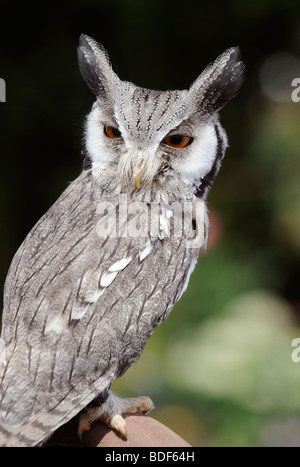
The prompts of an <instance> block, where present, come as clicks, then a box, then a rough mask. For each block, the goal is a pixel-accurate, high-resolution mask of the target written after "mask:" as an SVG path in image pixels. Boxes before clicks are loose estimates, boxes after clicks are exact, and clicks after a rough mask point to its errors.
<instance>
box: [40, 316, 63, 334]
mask: <svg viewBox="0 0 300 467" xmlns="http://www.w3.org/2000/svg"><path fill="white" fill-rule="evenodd" d="M66 327H67V322H66V316H64V315H59V316H55V317H54V318H53V319H51V321H49V322H48V323H47V324H46V328H45V334H49V333H50V332H55V333H56V334H62V333H63V332H64V331H65V330H66Z"/></svg>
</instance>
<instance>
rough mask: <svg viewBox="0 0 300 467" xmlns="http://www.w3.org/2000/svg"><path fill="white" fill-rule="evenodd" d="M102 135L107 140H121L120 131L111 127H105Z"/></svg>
mask: <svg viewBox="0 0 300 467" xmlns="http://www.w3.org/2000/svg"><path fill="white" fill-rule="evenodd" d="M104 133H105V135H106V136H107V137H108V138H111V139H116V138H121V132H120V130H118V128H115V127H113V126H109V125H105V127H104Z"/></svg>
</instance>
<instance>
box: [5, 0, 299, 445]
mask: <svg viewBox="0 0 300 467" xmlns="http://www.w3.org/2000/svg"><path fill="white" fill-rule="evenodd" d="M81 32H84V33H86V34H88V35H90V36H92V37H94V38H95V39H96V40H98V41H99V42H101V43H103V45H104V46H105V47H106V49H107V50H108V51H109V54H110V58H111V60H112V63H113V66H114V69H115V71H116V72H117V73H118V74H119V76H120V77H121V78H122V79H126V80H129V81H133V82H134V83H136V84H139V85H140V86H144V87H149V88H156V89H168V88H171V89H175V88H179V89H182V88H187V87H189V85H190V84H191V82H192V81H193V80H194V79H196V77H197V76H198V75H199V73H200V72H201V71H202V69H203V68H204V67H205V66H206V65H207V64H208V63H209V62H210V61H212V60H214V59H215V58H216V57H217V55H218V54H220V53H221V52H223V50H225V49H226V48H228V47H230V46H235V45H239V46H240V48H241V53H242V58H243V60H244V61H245V63H246V82H245V84H244V85H243V88H242V90H241V92H240V94H239V96H238V97H237V98H236V99H235V100H234V101H233V102H231V103H230V104H229V105H228V106H227V107H226V108H225V109H224V110H223V111H222V114H221V121H222V123H223V125H224V126H225V128H226V130H227V133H228V136H229V143H230V147H229V149H228V151H227V155H226V158H225V160H224V163H223V166H222V169H221V172H220V174H219V175H218V177H217V179H216V181H215V184H214V186H213V189H212V191H211V193H210V195H209V209H210V217H211V221H212V233H211V240H210V246H209V251H208V253H207V254H206V255H205V256H203V257H201V258H200V261H199V262H198V265H197V268H196V270H195V272H194V274H193V275H192V278H191V281H190V286H189V288H188V291H187V292H186V293H185V294H184V296H183V297H182V299H181V301H180V302H179V303H178V304H177V305H176V307H175V308H174V310H173V312H172V313H171V316H170V317H169V318H168V320H167V321H166V322H165V323H164V324H163V325H161V326H160V327H159V328H158V329H157V330H156V332H155V333H154V335H153V337H152V338H151V339H150V341H149V342H148V344H147V347H146V350H145V352H144V354H143V356H142V358H141V360H140V361H139V362H138V363H137V364H136V365H135V366H134V367H132V368H131V369H130V370H129V371H128V372H127V374H126V375H125V376H124V377H123V378H122V379H121V380H120V381H117V382H116V383H115V384H114V386H113V388H114V389H115V391H117V392H118V393H119V394H121V395H124V396H127V395H130V396H131V395H141V394H148V395H150V396H151V397H152V398H153V399H154V401H155V405H156V409H155V411H153V413H152V415H153V417H154V418H156V419H158V420H160V421H162V422H163V423H165V424H166V425H167V426H169V427H170V428H172V429H173V430H175V431H176V432H177V433H178V434H180V435H181V436H183V437H184V438H185V439H186V440H187V441H188V442H190V443H191V444H192V445H194V446H274V445H284V446H295V445H300V363H298V364H297V363H294V362H293V361H292V359H291V352H292V350H293V348H292V347H291V342H292V339H294V338H296V337H300V327H299V316H300V291H299V272H300V262H299V256H300V183H299V182H300V131H299V129H300V102H299V103H295V102H293V101H292V99H291V93H292V90H293V88H292V87H291V82H292V80H293V79H294V78H295V77H299V78H300V3H299V2H296V1H293V0H286V1H285V2H282V1H279V0H277V1H276V0H272V1H271V0H251V1H250V0H245V1H243V2H240V1H237V0H231V1H224V2H216V1H215V0H211V1H210V2H200V1H199V0H198V1H196V0H186V1H184V2H180V1H178V0H172V1H171V0H166V1H162V0H127V1H126V0H107V1H105V2H104V1H102V0H98V1H95V0H87V1H83V0H81V1H79V0H73V1H72V2H71V1H65V2H56V1H52V2H51V3H48V2H47V3H40V4H38V3H30V2H29V3H28V2H27V3H26V2H22V3H20V2H14V1H7V0H6V1H5V0H2V1H1V31H0V78H3V79H5V81H6V86H7V97H6V99H7V102H6V103H0V138H1V145H0V151H1V167H2V168H1V172H0V190H1V191H0V193H1V211H0V216H1V219H0V222H1V230H0V236H1V237H0V248H1V263H0V277H1V286H3V284H4V280H5V275H6V272H7V269H8V266H9V263H10V261H11V259H12V257H13V255H14V253H15V251H16V249H17V248H18V246H19V244H20V243H21V242H22V240H23V239H24V237H25V236H26V234H27V232H28V231H29V230H30V229H31V228H32V226H33V225H34V223H35V222H36V221H37V220H38V219H39V218H40V217H41V215H42V214H43V213H44V212H45V211H46V210H47V209H48V208H49V207H50V205H51V204H52V203H53V202H54V201H55V200H56V198H57V197H58V195H59V194H60V193H61V192H62V190H63V189H64V188H65V187H66V185H67V183H68V182H69V181H71V180H73V179H74V178H75V177H76V176H77V175H78V173H79V172H80V170H81V166H82V156H81V147H82V127H83V122H84V118H85V115H86V114H87V112H88V111H89V109H90V107H91V105H92V102H93V96H92V95H91V93H90V92H89V90H88V89H87V87H86V85H85V83H84V82H83V80H82V78H81V76H80V74H79V70H78V65H77V56H76V47H77V44H78V38H79V35H80V33H81ZM299 94H300V93H299Z"/></svg>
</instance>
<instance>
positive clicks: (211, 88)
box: [78, 35, 243, 198]
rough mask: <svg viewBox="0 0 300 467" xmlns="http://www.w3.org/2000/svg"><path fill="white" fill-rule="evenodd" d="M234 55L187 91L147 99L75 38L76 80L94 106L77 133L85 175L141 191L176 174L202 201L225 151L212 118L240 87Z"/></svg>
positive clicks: (92, 44) (101, 53)
mask: <svg viewBox="0 0 300 467" xmlns="http://www.w3.org/2000/svg"><path fill="white" fill-rule="evenodd" d="M238 55H239V50H238V48H231V49H228V50H226V51H225V52H224V53H223V54H222V55H221V56H219V57H218V58H217V59H216V61H215V62H213V63H212V64H210V65H209V66H208V67H207V68H206V69H205V70H204V71H203V73H201V74H200V76H199V77H198V78H197V80H196V81H195V82H194V83H193V84H192V85H191V87H190V89H189V90H182V91H178V90H175V91H154V90H149V89H145V88H141V87H138V86H136V85H134V84H132V83H129V82H127V81H121V80H120V79H119V78H118V76H117V75H116V74H115V73H114V71H113V69H112V67H111V64H110V62H109V59H108V55H107V53H106V51H105V50H104V49H103V47H102V46H101V45H99V44H97V42H96V41H94V40H93V39H91V38H90V37H88V36H85V35H81V37H80V45H79V49H78V56H79V66H80V70H81V74H82V76H83V78H84V80H85V81H86V83H87V85H88V86H89V88H90V89H91V90H92V92H93V93H94V94H95V96H96V98H97V100H96V102H95V103H94V105H93V108H92V111H91V113H90V114H89V115H88V118H87V122H86V133H85V143H86V151H87V154H88V159H89V161H90V163H91V165H92V167H93V168H98V169H103V170H105V169H108V168H110V169H113V173H114V174H115V177H116V178H117V179H118V180H119V182H120V184H121V186H125V187H126V186H129V187H134V186H135V187H136V189H141V190H142V189H143V188H144V187H149V186H152V185H153V184H156V183H160V184H161V183H163V182H164V180H165V178H166V177H168V176H170V175H171V176H174V175H175V174H176V178H178V177H179V178H180V179H181V180H182V181H183V182H184V184H186V185H188V186H189V187H191V189H192V190H193V191H194V192H195V193H196V195H197V196H199V197H202V198H205V197H206V194H207V191H208V188H209V187H210V185H211V183H212V181H213V179H214V178H215V176H216V174H217V172H218V170H219V166H220V163H221V160H222V158H223V156H224V153H225V149H226V146H227V138H226V134H225V132H224V130H223V128H222V127H221V125H220V123H219V120H218V111H219V110H220V109H221V108H222V107H223V106H224V105H225V104H226V103H227V102H228V101H229V100H230V99H232V98H233V97H234V96H235V95H236V94H237V92H238V90H239V87H240V85H241V83H242V78H243V64H242V62H240V61H238Z"/></svg>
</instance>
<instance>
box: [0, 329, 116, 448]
mask: <svg viewBox="0 0 300 467" xmlns="http://www.w3.org/2000/svg"><path fill="white" fill-rule="evenodd" d="M0 349H1V350H0V447H1V446H12V447H13V446H18V447H22V446H36V445H39V444H40V443H43V442H44V441H45V440H46V439H48V438H49V436H51V434H52V433H53V432H54V431H55V430H56V429H57V428H59V427H60V426H61V425H63V424H64V423H67V422H68V421H69V420H70V419H71V418H73V417H74V416H75V415H76V414H77V413H79V412H80V411H81V410H82V409H83V408H85V407H86V406H87V405H88V404H89V402H91V400H92V399H94V398H95V397H96V395H98V394H99V393H100V392H101V391H102V390H103V389H105V387H108V386H109V384H108V381H107V380H106V379H105V378H103V379H102V378H100V379H99V380H97V381H95V382H94V383H93V382H90V383H88V382H87V381H84V383H83V384H77V385H69V386H67V387H65V386H64V385H56V386H55V387H53V386H54V385H53V380H51V377H50V375H49V371H48V370H49V368H47V366H45V364H44V365H43V364H42V362H43V361H44V362H45V360H46V350H45V349H43V350H42V351H41V349H38V350H37V349H33V348H29V347H28V345H27V344H26V342H24V341H23V342H18V345H16V343H15V342H14V343H13V344H9V345H7V346H6V345H5V343H4V341H3V339H1V338H0ZM35 352H36V354H37V355H38V356H39V357H38V358H35V355H32V354H34V353H35Z"/></svg>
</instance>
